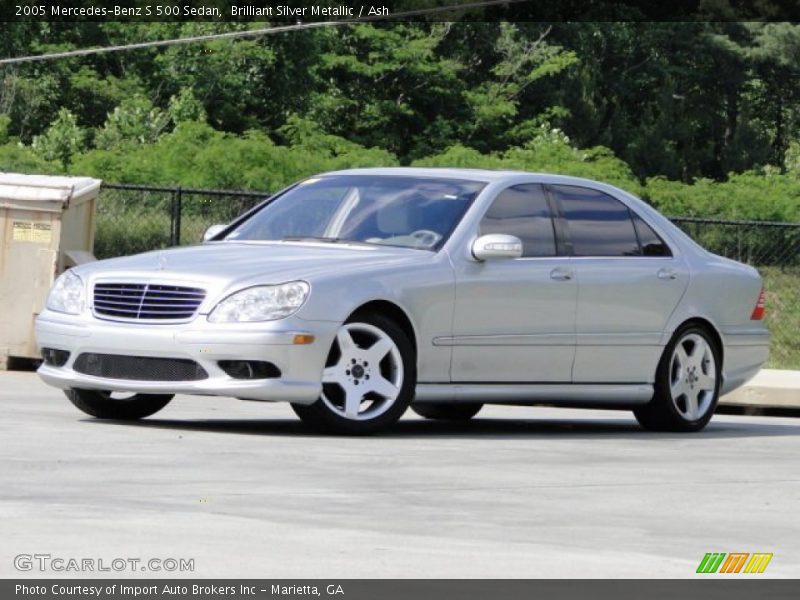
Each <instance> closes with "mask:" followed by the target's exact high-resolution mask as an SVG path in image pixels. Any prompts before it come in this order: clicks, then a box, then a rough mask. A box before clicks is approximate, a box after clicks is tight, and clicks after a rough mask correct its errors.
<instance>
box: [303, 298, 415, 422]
mask: <svg viewBox="0 0 800 600" xmlns="http://www.w3.org/2000/svg"><path fill="white" fill-rule="evenodd" d="M355 323H363V324H366V325H371V326H373V327H377V328H378V329H380V330H381V331H382V332H383V333H385V334H386V335H388V336H389V337H390V338H391V339H392V341H393V342H394V344H395V346H396V347H397V350H398V351H399V354H400V359H401V361H402V363H403V365H402V366H403V379H402V382H401V383H400V385H399V388H400V391H399V393H398V395H397V398H396V399H395V400H394V403H393V404H392V405H391V406H390V407H389V408H388V409H387V410H386V411H385V412H383V413H381V414H380V415H378V416H375V417H374V418H369V419H363V420H355V419H349V418H347V417H344V416H342V415H340V414H338V413H337V412H334V411H333V410H332V409H331V408H330V407H329V406H328V405H327V404H326V403H325V402H324V401H323V399H322V398H320V399H318V400H317V401H316V402H314V403H313V404H310V405H302V404H292V409H293V410H294V412H295V413H296V414H297V416H298V417H300V419H301V420H302V421H303V422H304V423H305V424H306V425H308V426H309V427H311V428H312V429H314V430H315V431H318V432H320V433H327V434H339V435H366V434H370V433H375V432H376V431H379V430H381V429H385V428H386V427H388V426H390V425H393V424H394V423H396V422H397V421H398V420H399V419H400V417H402V416H403V413H405V411H406V409H407V408H408V405H409V404H410V403H411V400H412V399H413V397H414V391H415V388H416V384H417V367H416V364H417V361H416V352H415V350H414V347H413V344H412V343H411V341H410V340H409V339H408V336H407V335H406V333H405V332H404V331H403V330H402V329H401V328H400V327H399V326H398V325H397V324H396V323H395V322H394V321H393V320H391V319H389V318H387V317H384V316H382V315H378V314H375V313H362V314H356V315H353V316H352V317H350V318H349V319H348V320H347V321H346V322H345V325H347V324H355ZM334 346H335V344H334ZM333 353H334V347H332V348H331V356H332V355H333ZM330 360H331V359H330V358H329V362H330Z"/></svg>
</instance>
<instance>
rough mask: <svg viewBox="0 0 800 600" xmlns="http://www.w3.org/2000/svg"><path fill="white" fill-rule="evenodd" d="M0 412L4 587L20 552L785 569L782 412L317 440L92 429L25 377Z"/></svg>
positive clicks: (201, 417)
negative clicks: (715, 559)
mask: <svg viewBox="0 0 800 600" xmlns="http://www.w3.org/2000/svg"><path fill="white" fill-rule="evenodd" d="M0 403H2V407H3V413H4V417H3V419H2V420H0V440H2V441H0V456H1V457H2V458H0V539H2V544H0V576H2V577H9V576H15V575H18V574H19V573H17V572H16V571H15V570H14V568H13V564H12V563H13V557H14V556H15V555H17V554H20V553H29V554H33V553H49V554H51V555H52V556H54V557H64V558H69V557H90V558H101V559H103V560H104V561H106V562H107V563H110V561H111V560H112V559H114V558H118V557H122V558H127V557H136V558H193V559H195V566H196V571H195V573H194V574H193V575H194V576H200V577H223V576H227V577H237V576H258V577H339V578H341V577H394V576H398V577H414V576H419V577H598V576H599V577H607V576H630V577H690V576H693V574H694V569H695V568H696V566H697V564H698V563H699V561H700V559H701V558H702V556H703V555H704V553H706V552H709V551H721V552H734V551H743V552H756V551H762V552H774V554H775V557H774V559H773V561H772V563H771V564H770V565H769V568H768V569H767V573H766V574H767V575H773V576H792V577H798V576H800V512H798V511H800V460H799V459H798V457H799V456H800V420H792V419H786V418H756V417H737V416H718V417H716V418H715V420H714V421H713V422H712V424H711V425H710V426H709V428H708V429H707V430H706V431H705V432H703V433H701V434H695V435H686V436H680V435H667V434H663V435H662V434H650V433H645V432H643V431H641V430H640V429H639V428H638V426H637V425H636V423H635V421H634V420H633V418H632V417H631V416H629V414H628V413H625V412H603V411H576V410H563V409H561V410H559V409H550V408H506V407H497V408H490V409H485V413H481V415H479V417H480V418H479V419H477V420H475V421H474V422H472V423H469V424H466V425H455V426H454V425H443V424H437V423H431V422H426V421H423V420H421V419H418V418H415V417H411V416H408V417H406V418H405V419H404V420H403V421H402V422H401V423H400V424H399V425H398V426H397V427H396V428H395V429H393V430H392V431H391V432H389V433H387V434H386V435H383V436H380V437H370V438H356V439H352V438H333V437H320V436H315V435H310V434H308V433H307V432H306V431H305V430H304V429H303V428H302V427H301V426H300V424H299V423H298V422H297V421H296V420H295V418H294V415H293V414H292V413H291V411H290V410H289V408H288V407H287V406H283V405H266V404H260V403H248V402H241V401H237V400H228V399H222V398H219V399H210V398H191V397H178V398H176V399H175V400H174V401H173V402H172V404H170V405H169V406H168V407H167V408H166V409H164V410H163V411H162V412H161V413H159V414H158V415H156V416H154V417H152V418H150V419H149V420H146V421H142V422H140V423H137V424H120V423H113V422H102V421H97V420H92V419H89V418H84V417H83V416H82V414H81V413H79V412H77V410H76V409H74V408H73V407H72V406H71V405H70V404H68V402H67V401H66V399H65V398H64V397H63V396H62V395H61V393H60V392H58V391H56V390H53V389H51V388H48V387H46V386H44V385H43V384H41V383H40V382H39V381H38V379H37V378H36V377H35V376H34V375H33V374H31V373H0ZM37 575H38V574H37ZM46 575H48V576H57V575H61V574H60V573H48V574H46ZM128 575H130V574H128ZM187 575H189V574H187Z"/></svg>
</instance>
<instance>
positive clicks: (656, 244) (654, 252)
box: [631, 211, 672, 256]
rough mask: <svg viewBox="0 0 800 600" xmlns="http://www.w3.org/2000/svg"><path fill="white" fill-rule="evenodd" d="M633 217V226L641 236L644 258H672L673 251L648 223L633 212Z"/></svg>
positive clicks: (640, 242) (640, 241)
mask: <svg viewBox="0 0 800 600" xmlns="http://www.w3.org/2000/svg"><path fill="white" fill-rule="evenodd" d="M631 216H632V217H633V225H634V226H635V227H636V235H638V236H639V244H640V245H641V247H642V255H643V256H672V251H671V250H670V249H669V246H667V245H666V244H665V243H664V240H662V239H661V238H660V237H658V234H657V233H656V232H655V231H653V228H652V227H650V225H648V224H647V223H645V222H644V220H643V219H642V217H640V216H639V215H637V214H636V213H635V212H633V211H631Z"/></svg>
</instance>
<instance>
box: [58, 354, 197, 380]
mask: <svg viewBox="0 0 800 600" xmlns="http://www.w3.org/2000/svg"><path fill="white" fill-rule="evenodd" d="M72 368H73V369H74V370H75V371H77V372H78V373H83V374H84V375H92V376H94V377H105V378H107V379H129V380H134V381H198V380H200V379H208V373H206V370H205V369H204V368H203V367H201V366H200V365H199V364H197V363H196V362H194V361H193V360H188V359H185V358H153V357H151V356H122V355H119V354H93V353H84V354H81V355H80V356H78V358H76V359H75V364H74V365H73V367H72Z"/></svg>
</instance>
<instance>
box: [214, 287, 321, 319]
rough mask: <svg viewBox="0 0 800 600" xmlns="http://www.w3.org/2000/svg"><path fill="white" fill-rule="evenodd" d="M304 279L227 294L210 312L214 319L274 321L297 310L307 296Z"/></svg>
mask: <svg viewBox="0 0 800 600" xmlns="http://www.w3.org/2000/svg"><path fill="white" fill-rule="evenodd" d="M308 289H309V288H308V284H307V283H306V282H305V281H292V282H289V283H282V284H281V285H260V286H258V287H251V288H248V289H246V290H242V291H241V292H236V293H235V294H232V295H231V296H228V297H227V298H225V300H223V301H222V302H220V303H219V304H217V306H216V308H214V310H212V311H211V314H210V315H208V320H209V321H212V322H215V323H242V322H249V321H274V320H276V319H283V318H284V317H288V316H289V315H292V314H294V313H295V312H297V309H299V308H300V307H301V306H303V302H305V301H306V298H307V297H308Z"/></svg>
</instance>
